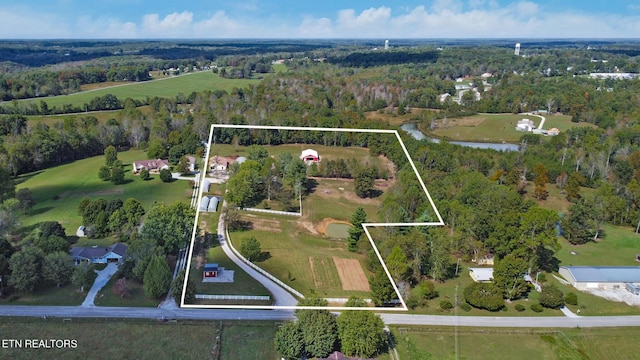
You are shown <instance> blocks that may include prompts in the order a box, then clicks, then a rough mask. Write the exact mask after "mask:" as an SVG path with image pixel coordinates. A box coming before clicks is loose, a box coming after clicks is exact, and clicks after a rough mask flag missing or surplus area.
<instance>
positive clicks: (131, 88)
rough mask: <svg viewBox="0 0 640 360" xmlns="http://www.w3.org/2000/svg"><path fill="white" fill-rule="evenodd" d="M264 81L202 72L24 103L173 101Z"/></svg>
mask: <svg viewBox="0 0 640 360" xmlns="http://www.w3.org/2000/svg"><path fill="white" fill-rule="evenodd" d="M259 81H260V80H244V79H225V78H222V77H220V76H218V75H217V74H214V73H213V72H211V71H200V72H195V73H188V74H184V75H180V76H174V77H169V78H164V79H159V80H151V81H145V82H139V83H132V84H125V85H118V86H114V87H108V88H100V89H97V90H93V91H85V92H79V93H75V94H71V95H61V96H53V97H46V98H38V99H30V100H23V101H25V102H33V103H35V104H40V101H43V100H44V101H46V102H47V104H48V105H49V108H53V107H54V106H55V107H57V108H62V106H63V105H64V104H71V105H72V106H75V107H83V106H84V104H86V103H89V102H90V101H91V99H93V98H95V97H97V96H104V95H106V94H112V95H115V96H116V97H117V98H118V99H119V100H121V101H124V100H125V99H126V98H131V99H135V100H145V99H146V98H147V97H149V98H153V97H155V96H158V97H165V98H167V97H168V98H173V97H175V96H176V95H177V94H178V93H182V94H184V95H185V96H188V95H189V94H190V93H192V92H194V91H195V92H201V91H204V90H211V91H213V90H226V91H227V92H229V91H231V89H233V88H243V87H246V86H248V85H249V84H256V83H258V82H259Z"/></svg>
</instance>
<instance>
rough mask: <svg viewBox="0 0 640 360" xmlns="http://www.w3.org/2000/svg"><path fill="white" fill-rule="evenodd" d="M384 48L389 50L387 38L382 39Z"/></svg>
mask: <svg viewBox="0 0 640 360" xmlns="http://www.w3.org/2000/svg"><path fill="white" fill-rule="evenodd" d="M384 49H385V50H389V40H385V41H384Z"/></svg>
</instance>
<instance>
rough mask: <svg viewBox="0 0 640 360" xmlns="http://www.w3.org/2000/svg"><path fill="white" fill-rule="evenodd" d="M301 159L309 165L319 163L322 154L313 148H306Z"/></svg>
mask: <svg viewBox="0 0 640 360" xmlns="http://www.w3.org/2000/svg"><path fill="white" fill-rule="evenodd" d="M300 160H302V161H304V162H305V163H306V164H307V165H309V164H313V163H319V162H320V155H318V152H317V151H315V150H313V149H306V150H304V151H302V154H300Z"/></svg>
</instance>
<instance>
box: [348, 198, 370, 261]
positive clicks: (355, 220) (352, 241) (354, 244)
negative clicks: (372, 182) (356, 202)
mask: <svg viewBox="0 0 640 360" xmlns="http://www.w3.org/2000/svg"><path fill="white" fill-rule="evenodd" d="M365 221H367V213H366V212H365V211H364V208H362V206H358V208H357V209H356V211H355V212H354V213H353V215H351V225H353V226H352V227H351V228H349V251H357V250H358V242H359V241H360V238H361V237H362V235H363V234H364V229H363V228H362V224H363V223H364V222H365Z"/></svg>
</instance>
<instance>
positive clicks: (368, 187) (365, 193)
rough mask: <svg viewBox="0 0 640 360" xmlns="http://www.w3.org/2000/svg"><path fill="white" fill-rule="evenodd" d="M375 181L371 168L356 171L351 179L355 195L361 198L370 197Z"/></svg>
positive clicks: (373, 171)
mask: <svg viewBox="0 0 640 360" xmlns="http://www.w3.org/2000/svg"><path fill="white" fill-rule="evenodd" d="M375 179H376V176H375V170H374V169H372V168H360V169H358V170H357V171H356V173H355V176H354V177H353V186H354V187H355V190H356V195H358V196H359V197H361V198H366V197H369V196H371V194H372V191H373V183H374V180H375Z"/></svg>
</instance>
